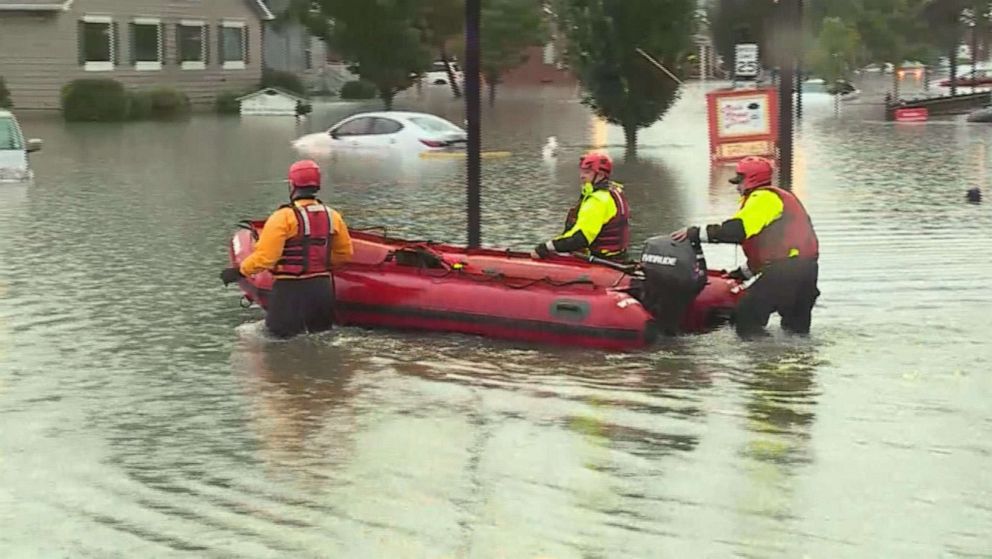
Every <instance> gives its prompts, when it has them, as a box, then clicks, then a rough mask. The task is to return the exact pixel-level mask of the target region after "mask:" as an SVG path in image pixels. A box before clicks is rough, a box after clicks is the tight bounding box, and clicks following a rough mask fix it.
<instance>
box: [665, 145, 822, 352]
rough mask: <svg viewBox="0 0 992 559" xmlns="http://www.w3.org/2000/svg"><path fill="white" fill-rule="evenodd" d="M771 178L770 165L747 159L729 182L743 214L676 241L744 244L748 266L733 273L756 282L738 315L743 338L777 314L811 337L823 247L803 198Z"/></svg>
mask: <svg viewBox="0 0 992 559" xmlns="http://www.w3.org/2000/svg"><path fill="white" fill-rule="evenodd" d="M772 175H773V166H772V162H771V161H769V160H767V159H765V158H763V157H745V158H744V159H742V160H740V161H739V162H738V163H737V175H736V176H735V177H734V178H733V179H731V180H730V182H731V183H733V184H735V185H736V186H737V191H738V193H740V195H741V201H740V209H739V210H738V212H737V213H736V214H734V215H733V216H732V217H731V218H730V219H728V220H727V221H724V222H723V223H714V224H711V225H707V226H705V227H687V228H685V229H681V230H679V231H676V232H674V233H672V238H673V239H675V240H682V239H686V238H688V239H689V240H690V241H692V242H693V243H699V242H710V243H735V244H739V245H741V248H742V249H743V250H744V256H746V257H747V263H746V264H745V265H744V266H741V267H740V268H739V269H737V270H734V271H733V272H731V273H730V275H731V277H734V278H736V279H739V280H748V279H751V278H753V277H756V278H757V279H755V281H754V283H752V284H751V285H750V286H748V288H747V290H746V291H745V292H744V295H743V296H742V297H741V299H740V301H739V302H738V304H737V309H736V310H735V313H734V321H735V326H736V329H737V333H738V334H740V335H741V336H742V337H748V336H751V335H755V334H761V333H763V331H764V328H765V325H766V324H767V323H768V318H769V317H770V316H771V314H772V313H773V312H777V313H778V314H779V315H780V316H781V317H782V329H783V330H786V331H789V332H793V333H797V334H807V333H809V327H810V321H811V312H812V310H813V305H814V304H815V303H816V299H817V298H818V297H819V296H820V290H819V289H818V288H817V278H818V275H819V264H818V259H819V256H820V243H819V240H818V239H817V237H816V231H814V229H813V222H812V221H811V220H810V217H809V214H808V213H806V209H805V208H804V207H803V205H802V203H801V202H800V201H799V199H798V198H796V197H795V196H794V195H793V194H792V193H791V192H788V191H786V190H782V189H780V188H776V187H774V186H772Z"/></svg>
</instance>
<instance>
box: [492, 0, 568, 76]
mask: <svg viewBox="0 0 992 559" xmlns="http://www.w3.org/2000/svg"><path fill="white" fill-rule="evenodd" d="M544 17H545V23H546V25H547V26H548V30H549V37H548V41H547V43H545V44H544V45H534V46H531V47H528V48H526V49H524V57H525V59H524V62H523V63H522V64H521V65H520V66H517V67H516V68H513V69H512V70H510V71H509V72H507V73H506V74H504V75H503V78H502V81H503V83H504V84H508V85H541V84H554V85H569V86H572V85H575V84H576V83H578V80H577V79H576V77H575V74H574V73H572V71H571V70H570V69H569V68H568V62H567V57H566V49H567V48H568V41H567V39H566V37H565V34H564V33H563V32H562V31H561V30H560V29H559V28H558V18H557V16H556V15H555V13H554V12H553V11H552V10H551V9H550V7H549V6H548V5H547V3H545V7H544Z"/></svg>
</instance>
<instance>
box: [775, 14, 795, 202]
mask: <svg viewBox="0 0 992 559" xmlns="http://www.w3.org/2000/svg"><path fill="white" fill-rule="evenodd" d="M798 8H799V0H778V18H777V19H778V25H779V32H778V34H777V35H778V37H779V39H778V40H779V45H778V53H779V65H780V68H779V82H778V98H779V125H778V134H779V138H778V150H779V151H778V154H779V184H780V186H781V188H783V189H785V190H792V136H793V121H794V119H795V115H794V113H793V102H792V95H793V91H794V90H795V79H796V65H797V60H798V57H797V55H796V51H797V49H798V48H799V45H797V44H796V43H798V42H800V41H797V40H796V39H795V37H798V34H797V33H795V30H796V29H798V28H799V24H800V22H799V21H798V19H799V18H798V15H799V9H798Z"/></svg>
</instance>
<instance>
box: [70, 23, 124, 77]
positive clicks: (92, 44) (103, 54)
mask: <svg viewBox="0 0 992 559" xmlns="http://www.w3.org/2000/svg"><path fill="white" fill-rule="evenodd" d="M115 35H116V34H115V33H114V22H113V19H111V18H110V17H109V16H84V17H83V19H82V21H80V22H79V58H80V62H82V64H83V69H84V70H86V71H88V72H109V71H111V70H113V69H114V51H115V49H116V46H117V45H116V44H115Z"/></svg>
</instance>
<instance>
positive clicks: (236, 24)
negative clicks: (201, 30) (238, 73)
mask: <svg viewBox="0 0 992 559" xmlns="http://www.w3.org/2000/svg"><path fill="white" fill-rule="evenodd" d="M220 26H221V27H224V28H236V29H240V30H241V60H222V61H221V63H222V66H221V67H222V68H224V69H225V70H244V69H245V66H246V65H245V59H246V58H247V54H248V52H247V51H248V45H247V44H246V43H247V42H248V41H246V40H245V39H246V38H247V35H248V29H247V26H246V25H245V22H243V21H235V20H230V19H225V20H222V21H221V22H220ZM220 40H221V41H223V40H224V37H221V38H220Z"/></svg>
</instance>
